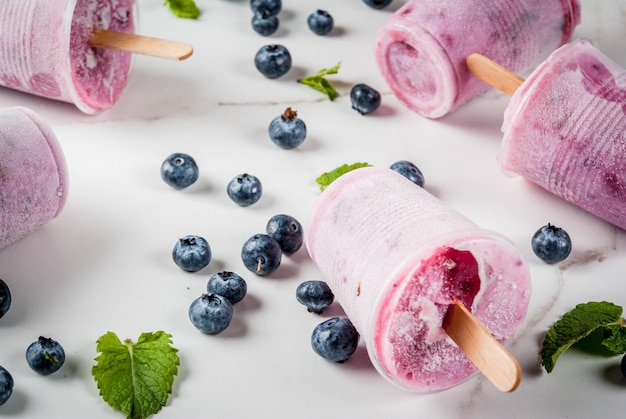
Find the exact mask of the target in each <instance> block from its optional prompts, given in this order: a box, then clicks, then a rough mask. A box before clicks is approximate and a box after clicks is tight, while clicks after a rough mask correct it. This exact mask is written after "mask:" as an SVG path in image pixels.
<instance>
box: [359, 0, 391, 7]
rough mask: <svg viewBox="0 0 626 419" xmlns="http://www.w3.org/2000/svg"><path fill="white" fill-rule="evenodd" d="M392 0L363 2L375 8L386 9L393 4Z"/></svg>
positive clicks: (366, 0) (367, 0)
mask: <svg viewBox="0 0 626 419" xmlns="http://www.w3.org/2000/svg"><path fill="white" fill-rule="evenodd" d="M391 1H392V0H363V3H365V4H367V5H368V6H369V7H371V8H373V9H384V8H385V7H387V6H389V5H390V4H391Z"/></svg>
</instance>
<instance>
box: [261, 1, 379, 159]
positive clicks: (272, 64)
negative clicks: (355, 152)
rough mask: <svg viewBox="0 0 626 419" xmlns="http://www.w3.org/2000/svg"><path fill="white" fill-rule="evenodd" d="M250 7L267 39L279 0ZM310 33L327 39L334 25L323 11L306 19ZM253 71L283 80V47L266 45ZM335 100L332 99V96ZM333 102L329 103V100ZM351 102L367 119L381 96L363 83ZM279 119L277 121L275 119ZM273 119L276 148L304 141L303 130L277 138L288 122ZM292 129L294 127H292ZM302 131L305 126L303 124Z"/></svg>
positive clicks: (287, 65) (286, 64)
mask: <svg viewBox="0 0 626 419" xmlns="http://www.w3.org/2000/svg"><path fill="white" fill-rule="evenodd" d="M363 1H364V2H365V4H367V5H368V6H370V7H372V8H374V9H382V8H384V7H386V6H388V5H389V3H391V1H390V0H389V1H385V0H363ZM250 7H251V9H252V12H253V17H252V28H253V29H254V30H255V31H256V32H257V33H259V34H261V35H263V36H268V35H271V34H273V33H274V32H276V30H277V29H278V16H277V15H278V13H279V12H280V10H281V8H282V3H281V1H280V0H251V1H250ZM307 25H308V26H309V29H310V30H311V31H312V32H313V33H314V34H316V35H327V34H329V33H330V32H331V31H332V30H333V28H334V27H335V21H334V19H333V17H332V15H331V14H330V13H328V12H327V11H326V10H321V9H318V10H315V11H314V12H312V13H310V14H309V15H308V17H307ZM254 65H255V67H256V69H257V70H258V71H259V72H260V73H261V74H263V75H264V76H265V77H267V78H270V79H275V78H278V77H281V76H284V75H285V74H287V73H288V72H289V70H290V69H291V67H292V58H291V54H290V52H289V50H288V49H287V47H286V46H284V45H281V44H268V45H264V46H262V47H261V48H260V49H259V50H258V51H257V52H256V54H255V56H254ZM333 98H334V96H333ZM331 100H332V99H331ZM350 101H351V103H352V108H353V109H354V110H356V111H357V112H359V113H360V114H361V115H367V114H369V113H372V112H374V111H375V110H376V109H378V108H379V107H380V104H381V95H380V93H379V92H378V90H376V89H375V88H373V87H372V86H369V85H367V84H365V83H358V84H356V85H354V86H353V87H352V89H351V90H350ZM278 118H280V117H278ZM278 118H276V119H275V120H273V121H272V124H273V126H270V137H271V138H272V141H274V142H275V143H276V144H277V145H278V146H279V147H282V148H294V147H297V146H298V145H300V143H301V142H302V141H304V135H306V130H304V132H303V133H302V134H301V135H300V136H298V135H295V133H292V134H285V135H286V136H288V137H287V138H283V137H280V135H282V133H285V132H286V130H285V128H284V127H282V126H281V125H284V124H285V121H287V119H286V118H285V116H284V115H283V116H282V120H281V119H278ZM293 125H294V126H295V124H293ZM302 127H303V128H305V127H304V124H302ZM274 129H278V130H279V131H278V133H275V134H273V133H272V130H274Z"/></svg>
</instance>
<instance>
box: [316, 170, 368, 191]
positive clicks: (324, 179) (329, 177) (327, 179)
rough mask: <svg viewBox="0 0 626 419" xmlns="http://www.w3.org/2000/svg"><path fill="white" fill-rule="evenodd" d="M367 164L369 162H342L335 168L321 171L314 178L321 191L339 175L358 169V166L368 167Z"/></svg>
mask: <svg viewBox="0 0 626 419" xmlns="http://www.w3.org/2000/svg"><path fill="white" fill-rule="evenodd" d="M368 166H370V164H369V163H352V164H342V165H341V166H339V167H337V168H336V169H333V170H331V171H330V172H325V173H322V174H321V175H319V176H318V177H317V179H315V181H316V182H317V184H318V185H320V189H321V190H322V192H324V189H326V187H328V185H330V184H331V183H333V182H334V181H335V180H337V178H339V177H340V176H342V175H344V174H346V173H348V172H350V171H352V170H355V169H358V168H360V167H368Z"/></svg>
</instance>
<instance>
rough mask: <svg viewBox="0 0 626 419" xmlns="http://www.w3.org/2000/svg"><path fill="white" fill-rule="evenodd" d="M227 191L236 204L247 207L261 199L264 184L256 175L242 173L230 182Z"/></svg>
mask: <svg viewBox="0 0 626 419" xmlns="http://www.w3.org/2000/svg"><path fill="white" fill-rule="evenodd" d="M226 193H228V196H229V197H230V199H232V200H233V202H234V203H235V204H237V205H239V206H242V207H247V206H248V205H252V204H255V203H256V202H258V200H259V199H261V195H262V194H263V185H262V184H261V181H260V180H259V178H257V177H256V176H253V175H249V174H247V173H242V174H241V175H237V176H235V177H234V178H233V179H232V180H231V181H230V182H228V186H227V188H226Z"/></svg>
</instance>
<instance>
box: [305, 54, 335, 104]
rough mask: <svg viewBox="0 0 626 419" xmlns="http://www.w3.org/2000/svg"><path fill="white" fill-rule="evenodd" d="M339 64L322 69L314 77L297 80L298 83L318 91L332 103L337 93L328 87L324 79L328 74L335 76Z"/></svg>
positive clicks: (331, 87) (328, 84)
mask: <svg viewBox="0 0 626 419" xmlns="http://www.w3.org/2000/svg"><path fill="white" fill-rule="evenodd" d="M340 66H341V63H340V62H339V63H337V65H335V66H334V67H331V68H323V69H321V70H320V71H318V72H317V74H315V75H314V76H308V77H303V78H301V79H298V83H302V84H305V85H307V86H311V87H312V88H314V89H315V90H319V91H320V92H322V93H324V94H325V95H326V96H328V98H329V99H330V100H331V101H332V100H334V99H335V98H336V97H337V91H336V90H335V89H334V88H333V86H331V85H330V83H329V82H328V80H326V79H325V78H324V76H327V75H329V74H337V73H338V72H339V67H340Z"/></svg>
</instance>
